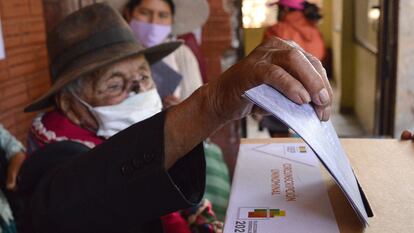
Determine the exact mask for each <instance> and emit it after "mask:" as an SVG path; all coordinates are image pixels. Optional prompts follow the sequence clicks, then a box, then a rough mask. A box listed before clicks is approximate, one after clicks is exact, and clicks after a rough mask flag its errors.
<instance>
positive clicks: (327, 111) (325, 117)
mask: <svg viewBox="0 0 414 233" xmlns="http://www.w3.org/2000/svg"><path fill="white" fill-rule="evenodd" d="M330 116H331V107H327V108H325V110H323V116H322V121H328V120H329V117H330Z"/></svg>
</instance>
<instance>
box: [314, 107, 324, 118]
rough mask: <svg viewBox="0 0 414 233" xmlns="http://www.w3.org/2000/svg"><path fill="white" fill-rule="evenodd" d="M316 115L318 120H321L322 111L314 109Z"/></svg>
mask: <svg viewBox="0 0 414 233" xmlns="http://www.w3.org/2000/svg"><path fill="white" fill-rule="evenodd" d="M315 112H316V115H318V118H319V120H322V119H323V111H322V110H321V109H318V108H317V109H316V111H315Z"/></svg>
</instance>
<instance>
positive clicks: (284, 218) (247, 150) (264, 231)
mask: <svg viewBox="0 0 414 233" xmlns="http://www.w3.org/2000/svg"><path fill="white" fill-rule="evenodd" d="M234 232H244V233H269V232H284V233H309V232H318V233H339V229H338V224H337V222H336V220H335V216H334V214H333V210H332V206H331V204H330V202H329V197H328V194H327V191H326V187H325V183H324V179H323V176H322V173H321V170H320V164H319V161H318V159H317V158H316V156H315V154H314V153H313V151H312V150H311V149H310V148H309V147H308V146H306V144H304V143H286V144H242V145H240V150H239V155H238V158H237V165H236V170H235V173H234V177H233V184H232V190H231V196H230V205H229V207H228V209H227V214H226V221H225V226H224V233H234Z"/></svg>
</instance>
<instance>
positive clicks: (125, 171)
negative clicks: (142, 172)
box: [121, 164, 134, 176]
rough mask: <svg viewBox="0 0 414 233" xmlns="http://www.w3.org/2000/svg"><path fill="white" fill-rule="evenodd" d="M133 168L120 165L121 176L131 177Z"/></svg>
mask: <svg viewBox="0 0 414 233" xmlns="http://www.w3.org/2000/svg"><path fill="white" fill-rule="evenodd" d="M133 170H134V169H133V168H132V167H131V166H129V165H128V164H124V165H122V167H121V172H122V174H123V175H125V176H128V175H131V174H132V172H133Z"/></svg>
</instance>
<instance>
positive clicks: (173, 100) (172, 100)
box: [162, 95, 181, 109]
mask: <svg viewBox="0 0 414 233" xmlns="http://www.w3.org/2000/svg"><path fill="white" fill-rule="evenodd" d="M179 103H181V100H180V99H178V98H177V97H175V96H174V95H168V96H166V97H164V99H163V100H162V104H163V106H164V109H165V108H169V107H171V106H175V105H177V104H179Z"/></svg>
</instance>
